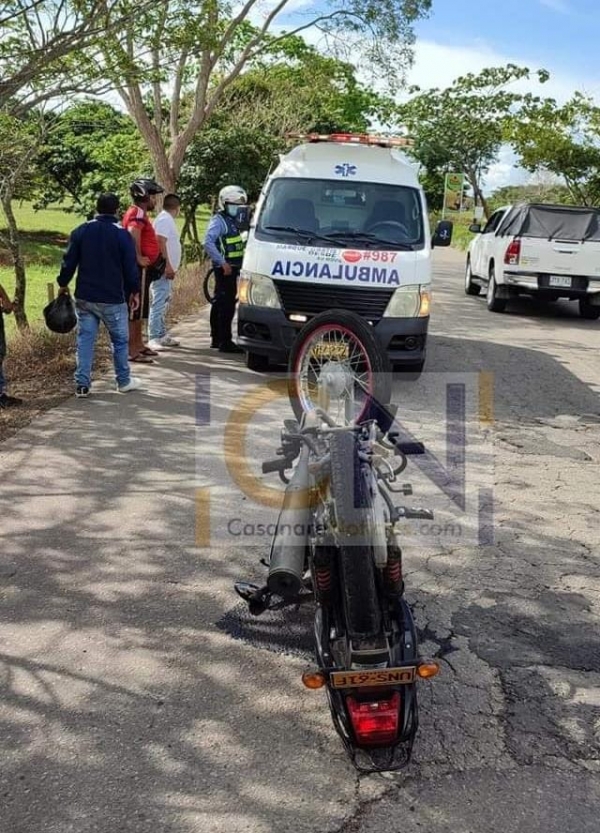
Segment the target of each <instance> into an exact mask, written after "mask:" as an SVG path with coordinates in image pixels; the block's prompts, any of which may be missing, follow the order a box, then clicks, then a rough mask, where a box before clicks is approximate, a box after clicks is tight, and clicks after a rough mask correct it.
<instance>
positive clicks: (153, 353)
mask: <svg viewBox="0 0 600 833" xmlns="http://www.w3.org/2000/svg"><path fill="white" fill-rule="evenodd" d="M140 355H142V356H160V353H159V352H158V351H157V350H151V349H150V347H144V349H143V350H140Z"/></svg>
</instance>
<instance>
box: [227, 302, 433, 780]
mask: <svg viewBox="0 0 600 833" xmlns="http://www.w3.org/2000/svg"><path fill="white" fill-rule="evenodd" d="M289 396H290V401H291V405H292V407H293V410H294V413H295V416H296V419H293V420H292V419H290V420H286V421H285V423H284V428H283V430H282V433H281V447H280V448H279V450H278V452H277V454H278V457H277V459H275V460H272V461H269V462H266V463H264V464H263V467H262V470H263V472H264V473H269V472H277V473H279V475H280V477H281V479H282V480H283V481H284V482H285V483H286V489H285V493H284V497H283V504H282V508H281V512H280V515H279V519H278V524H277V532H276V534H275V536H274V538H273V541H272V545H271V553H270V559H269V570H268V577H267V581H266V584H265V585H264V586H262V587H261V586H257V585H254V584H249V583H247V582H239V583H237V584H236V586H235V588H236V591H237V593H238V594H239V595H240V596H241V597H242V598H243V599H245V601H246V602H247V603H248V605H249V610H250V612H251V613H252V614H254V615H257V616H258V615H260V614H261V613H263V612H264V611H265V610H267V609H270V608H271V609H272V608H280V607H282V606H287V605H299V604H304V603H307V602H309V603H314V604H315V606H316V612H315V620H314V636H315V654H316V667H315V668H313V669H311V670H308V671H306V672H305V673H304V674H303V678H302V679H303V683H304V685H305V686H306V687H307V688H309V689H320V688H325V689H326V692H327V696H328V700H329V706H330V710H331V714H332V717H333V722H334V725H335V728H336V729H337V731H338V733H339V735H340V736H341V738H342V741H343V743H344V745H345V747H346V750H347V751H348V753H349V755H350V757H351V759H352V761H353V763H354V765H355V766H356V768H357V769H358V770H360V771H361V772H385V771H391V770H398V769H402V768H403V767H405V766H406V765H407V764H408V763H409V761H410V757H411V752H412V747H413V743H414V739H415V735H416V732H417V728H418V709H417V681H418V680H419V679H425V678H429V677H433V676H435V675H436V674H437V673H438V671H439V665H438V663H437V662H435V661H427V660H425V659H423V658H422V657H420V655H419V650H418V645H417V633H416V628H415V624H414V621H413V617H412V614H411V610H410V607H409V605H408V603H407V602H406V600H405V597H404V579H403V573H402V550H401V546H400V536H399V531H398V528H397V525H398V523H399V522H400V521H402V520H405V519H410V518H425V519H432V518H433V514H432V513H431V512H430V511H428V510H426V509H420V508H410V507H406V506H396V505H395V504H394V501H393V495H394V493H395V494H402V495H410V494H412V489H411V486H410V485H409V484H405V483H401V482H400V481H399V479H398V478H399V476H400V474H401V473H402V472H403V471H404V469H405V468H406V466H407V462H408V461H407V455H408V454H411V453H422V452H423V448H422V446H419V444H414V443H413V444H412V445H411V444H407V443H404V442H403V441H402V437H401V432H400V430H399V428H398V425H397V423H396V422H395V421H394V418H393V414H392V409H391V407H390V406H389V404H388V403H389V400H390V398H391V374H390V371H389V365H388V363H387V358H386V356H385V354H384V353H383V351H382V350H381V348H380V347H379V345H378V343H377V341H376V338H375V336H374V334H373V331H372V328H371V327H370V326H369V324H368V323H366V322H365V321H363V319H361V318H359V317H358V316H356V315H355V314H353V313H351V312H348V311H346V310H330V311H327V312H325V313H322V314H320V315H317V316H315V317H314V318H313V319H312V320H311V321H310V322H309V323H308V324H306V325H305V326H304V327H303V328H302V330H301V331H300V332H299V334H298V336H297V338H296V341H295V343H294V346H293V349H292V353H291V356H290V362H289ZM286 472H291V475H290V477H289V478H288V476H287V475H286Z"/></svg>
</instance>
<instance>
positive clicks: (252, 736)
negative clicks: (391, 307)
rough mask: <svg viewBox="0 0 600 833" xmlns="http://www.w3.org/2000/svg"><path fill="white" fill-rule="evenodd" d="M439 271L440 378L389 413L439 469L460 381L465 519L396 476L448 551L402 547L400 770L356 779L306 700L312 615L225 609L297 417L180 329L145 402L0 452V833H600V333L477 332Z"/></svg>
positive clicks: (518, 309)
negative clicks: (407, 630) (253, 614)
mask: <svg viewBox="0 0 600 833" xmlns="http://www.w3.org/2000/svg"><path fill="white" fill-rule="evenodd" d="M435 258H436V277H435V284H434V306H433V318H432V324H431V331H430V332H431V335H430V349H429V356H428V364H427V371H428V372H427V373H425V374H424V376H423V377H422V379H420V380H418V381H410V380H406V379H404V378H402V377H401V376H397V377H396V383H395V400H396V402H397V403H398V405H399V408H400V410H399V414H401V416H402V420H403V422H404V423H405V424H406V425H407V427H408V428H409V429H410V430H411V431H413V432H414V433H415V434H416V435H417V436H418V438H419V439H423V440H424V441H425V442H426V445H427V447H428V448H431V449H434V450H435V452H436V453H437V454H438V456H439V457H440V459H442V460H444V459H445V450H444V437H445V428H444V419H445V417H444V408H445V399H444V395H443V392H444V390H445V388H444V385H445V384H446V383H447V381H448V380H450V381H454V382H456V381H460V380H463V381H464V382H465V384H466V389H467V420H468V424H467V436H468V439H469V446H468V454H467V505H468V509H469V511H468V512H467V513H466V517H465V518H464V519H463V518H462V517H461V516H460V514H457V511H456V507H455V506H453V505H452V501H451V500H449V499H448V497H447V495H444V494H442V493H441V492H440V490H439V489H438V488H437V487H436V486H434V485H433V484H432V483H431V481H430V479H428V477H427V476H426V475H425V473H424V472H423V471H422V470H421V469H419V466H418V465H417V463H416V462H415V461H414V460H412V461H411V463H410V465H409V467H408V469H407V470H406V472H405V473H404V474H403V475H402V478H403V479H404V480H406V481H407V482H409V481H410V482H412V483H413V484H414V488H415V492H414V498H413V499H411V501H412V502H413V503H414V504H415V505H416V504H420V505H430V504H431V505H434V506H435V509H436V518H439V519H440V520H439V525H438V531H442V532H443V533H444V534H442V535H441V536H437V537H436V536H435V535H433V534H429V533H430V532H431V530H427V531H426V532H427V534H426V535H425V534H415V530H414V529H413V530H411V529H408V528H407V530H406V539H405V546H404V555H405V573H406V583H407V597H408V599H409V601H410V602H411V604H412V606H413V609H414V614H415V618H416V622H417V625H418V628H419V632H420V634H421V640H422V645H421V648H422V652H423V653H424V654H427V653H428V654H431V655H436V656H438V657H439V658H440V660H441V663H442V673H441V675H440V676H439V677H437V678H436V679H434V680H433V681H431V682H427V683H424V684H421V685H420V690H419V697H420V728H419V733H418V736H417V740H416V744H415V749H414V755H413V762H412V764H411V766H410V768H409V769H408V770H407V771H405V772H403V773H399V774H395V775H385V776H376V777H361V778H357V777H356V773H355V772H354V770H353V769H352V767H351V765H350V763H349V762H348V760H347V758H346V755H345V753H344V751H343V748H342V745H341V742H340V741H339V739H338V737H337V735H336V734H335V732H334V730H333V727H332V725H331V721H330V717H329V714H328V711H327V707H326V704H325V698H324V696H322V693H316V694H313V693H309V692H306V691H305V690H304V689H303V688H302V686H301V684H300V675H301V673H302V671H303V670H304V669H305V668H306V666H307V662H308V659H307V657H308V651H309V650H310V631H309V627H310V611H309V610H306V609H305V610H302V611H301V612H298V613H296V614H294V612H288V613H287V614H286V616H285V617H283V616H282V615H281V614H272V615H271V614H268V615H266V616H265V617H261V618H260V619H256V620H252V621H250V620H249V618H248V617H247V616H245V615H244V612H243V610H242V608H241V607H240V605H238V601H239V600H238V599H237V597H236V596H235V595H234V594H233V592H232V585H233V582H234V581H235V580H237V579H238V578H248V579H249V580H257V579H260V578H261V577H262V576H263V575H264V570H263V568H262V567H261V566H260V564H259V558H261V557H266V556H268V547H269V540H270V539H269V536H268V534H262V533H261V531H260V530H259V529H258V527H259V525H260V524H265V525H268V524H270V523H273V521H274V520H275V519H276V514H277V513H276V510H275V509H274V508H273V505H272V496H270V495H269V493H266V497H265V496H264V495H263V498H264V499H263V500H262V502H261V501H260V500H259V497H260V495H259V492H261V490H262V489H264V488H277V487H276V485H275V483H276V479H275V478H273V477H270V478H269V477H267V478H263V477H262V476H261V475H260V474H259V462H260V460H262V459H266V458H271V457H273V456H274V448H275V447H276V445H277V438H278V432H279V425H280V424H281V420H282V419H283V417H284V416H289V411H288V408H287V406H286V405H285V402H284V401H282V400H278V401H275V402H271V401H267V400H266V399H265V400H264V401H263V400H262V399H261V394H260V390H261V388H262V386H261V385H260V384H259V383H260V377H257V376H256V375H255V374H252V373H250V372H249V371H246V370H245V368H243V366H242V363H241V361H240V359H238V358H237V357H232V358H225V359H224V358H222V357H215V355H214V351H210V350H209V349H208V339H207V338H206V335H205V333H206V329H207V326H206V323H205V322H204V321H202V322H201V323H200V325H199V324H198V323H197V322H188V323H186V324H183V325H182V326H181V327H180V334H181V336H182V339H183V342H184V348H183V349H182V350H180V351H177V352H173V353H172V354H170V355H168V356H165V357H163V358H161V360H160V366H159V367H158V368H142V369H141V373H140V375H142V376H143V378H144V380H145V381H147V383H148V391H147V392H146V393H141V394H139V395H138V394H134V395H130V396H127V397H119V396H117V395H115V394H112V393H110V391H109V386H108V384H107V383H105V382H102V383H100V384H99V385H98V387H97V389H96V393H95V396H94V397H93V398H92V399H90V400H89V401H87V402H76V401H74V400H73V401H69V402H67V403H65V404H64V405H62V406H61V407H60V408H58V409H57V410H55V411H53V412H51V413H49V414H47V415H46V416H45V417H43V418H41V419H40V420H38V421H37V422H36V423H35V425H33V426H31V427H30V428H28V429H26V430H24V431H22V432H21V433H20V434H19V435H17V436H16V437H14V438H13V439H12V440H10V441H8V442H7V443H5V444H4V445H2V446H0V468H1V470H2V481H1V483H0V517H1V519H2V520H1V523H0V591H1V594H2V595H1V619H0V686H1V692H0V747H1V751H2V758H1V760H2V763H1V764H0V830H2V831H5V830H6V831H7V833H9V831H10V833H68V831H73V833H88V831H90V833H91V831H93V832H94V833H116V831H126V832H127V833H146V831H148V833H150V831H151V833H171V832H173V833H175V831H177V833H205V831H206V832H207V833H208V831H210V833H222V831H223V833H224V831H227V833H238V831H240V833H241V831H249V832H250V833H286V831H294V833H303V831H316V830H319V831H329V833H371V832H373V833H375V831H378V833H379V832H380V831H385V832H386V833H396V831H398V833H399V831H402V833H412V832H413V831H415V833H416V831H420V833H448V832H449V831H453V833H482V832H483V831H485V833H501V832H502V833H513V831H514V833H559V831H560V833H564V831H565V830H567V831H569V833H587V832H588V831H590V832H591V831H592V830H593V831H594V833H596V831H597V829H598V822H597V819H598V816H599V814H600V781H599V778H598V772H599V770H600V638H599V636H598V633H599V628H598V626H599V623H600V558H599V556H598V544H599V539H600V535H599V518H600V478H599V477H598V462H599V460H600V399H599V390H600V364H599V363H598V360H597V354H598V349H599V348H600V323H599V322H590V321H582V320H580V319H579V318H578V317H577V316H576V314H575V312H574V308H572V307H571V306H570V305H568V304H565V303H559V304H555V305H548V306H544V307H543V308H536V307H534V305H533V304H532V303H531V302H530V301H527V300H521V301H518V302H515V303H514V304H512V305H510V306H509V312H508V313H506V314H503V315H497V314H492V313H489V312H488V311H487V310H486V308H485V304H484V301H483V300H482V299H478V298H467V297H466V296H465V295H464V292H463V277H462V270H463V264H464V256H463V255H462V254H459V253H457V252H453V251H451V252H442V251H437V252H436V253H435ZM482 372H483V373H488V374H489V373H491V374H493V388H494V395H493V402H492V405H493V417H494V419H493V422H489V421H487V422H486V423H485V424H479V418H478V412H477V389H476V388H477V383H478V380H481V378H482V377H480V376H479V375H478V374H480V373H482ZM209 377H210V385H209V386H210V397H209V399H206V398H205V397H204V396H203V395H199V394H198V391H199V390H201V391H202V390H204V387H203V386H205V384H207V383H206V380H207V378H209ZM257 391H258V393H257ZM240 397H250V398H252V397H256V398H257V402H258V404H259V405H260V407H261V408H262V410H261V411H260V413H258V415H254V416H252V414H250V416H249V418H248V422H249V425H251V427H252V430H251V431H250V432H247V436H246V437H245V438H244V437H242V439H244V440H245V441H246V443H247V458H248V461H247V462H248V466H247V471H246V469H244V470H243V471H242V470H241V469H240V467H239V466H238V464H237V463H236V462H235V454H234V453H233V451H232V449H233V450H235V448H236V447H237V446H236V442H237V440H238V439H240V438H239V437H238V436H237V435H236V433H235V431H233V433H231V431H230V433H229V434H228V435H227V436H226V438H224V427H223V426H224V425H225V423H226V422H227V420H228V419H229V415H230V413H231V412H232V411H233V409H234V408H235V406H236V403H239V401H240ZM207 402H209V404H207ZM488 404H489V403H488ZM257 407H258V406H257ZM238 427H239V426H238ZM228 430H229V429H228ZM242 433H243V432H242ZM228 449H229V450H228ZM232 460H233V462H232ZM228 467H229V468H228ZM232 469H233V470H232ZM252 477H254V478H255V479H252ZM481 484H483V485H484V486H485V487H486V488H488V489H489V488H492V489H493V513H494V514H493V517H494V539H493V541H492V542H490V543H489V544H487V545H485V546H479V544H478V540H477V517H476V515H477V513H476V512H474V511H473V507H474V505H475V504H474V503H473V501H474V499H475V495H476V493H477V488H478V486H479V485H481ZM241 486H244V489H242V488H241ZM208 489H210V492H208V491H207V490H208ZM199 490H200V491H199ZM270 501H271V505H270V503H269V502H270ZM208 513H210V534H211V540H210V541H206V540H204V538H205V535H204V533H205V526H203V523H204V521H205V520H206V518H207V517H208ZM198 518H200V520H199V521H198ZM457 518H460V534H459V535H456V530H457V529H458V528H459V527H458V526H457V520H456V519H457ZM202 519H204V521H203V520H202ZM232 519H233V521H234V522H235V524H234V527H232ZM246 524H250V525H251V526H252V534H251V535H250V534H248V535H247V536H245V535H242V534H238V533H239V531H240V530H241V529H244V528H245V526H244V525H246ZM232 529H233V531H232ZM422 532H423V530H420V533H422ZM199 533H200V538H199ZM205 544H208V546H204V545H205ZM199 545H201V546H199Z"/></svg>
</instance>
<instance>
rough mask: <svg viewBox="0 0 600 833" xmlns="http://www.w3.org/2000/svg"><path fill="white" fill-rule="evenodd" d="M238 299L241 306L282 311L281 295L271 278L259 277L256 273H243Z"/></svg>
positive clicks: (239, 284) (239, 283)
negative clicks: (247, 305)
mask: <svg viewBox="0 0 600 833" xmlns="http://www.w3.org/2000/svg"><path fill="white" fill-rule="evenodd" d="M238 299H239V302H240V304H249V305H250V306H253V307H269V308H270V309H281V302H280V301H279V295H278V294H277V290H276V289H275V284H274V283H273V281H272V280H271V278H267V277H266V276H265V275H257V274H256V273H255V272H246V271H242V273H241V274H240V279H239V282H238Z"/></svg>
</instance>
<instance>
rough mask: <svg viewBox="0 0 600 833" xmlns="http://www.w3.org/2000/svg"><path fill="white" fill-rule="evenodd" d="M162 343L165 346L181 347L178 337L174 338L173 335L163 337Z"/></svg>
mask: <svg viewBox="0 0 600 833" xmlns="http://www.w3.org/2000/svg"><path fill="white" fill-rule="evenodd" d="M160 343H161V344H162V346H163V347H179V346H180V344H181V342H180V341H179V339H178V338H173V337H172V336H165V337H164V338H161V340H160Z"/></svg>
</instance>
